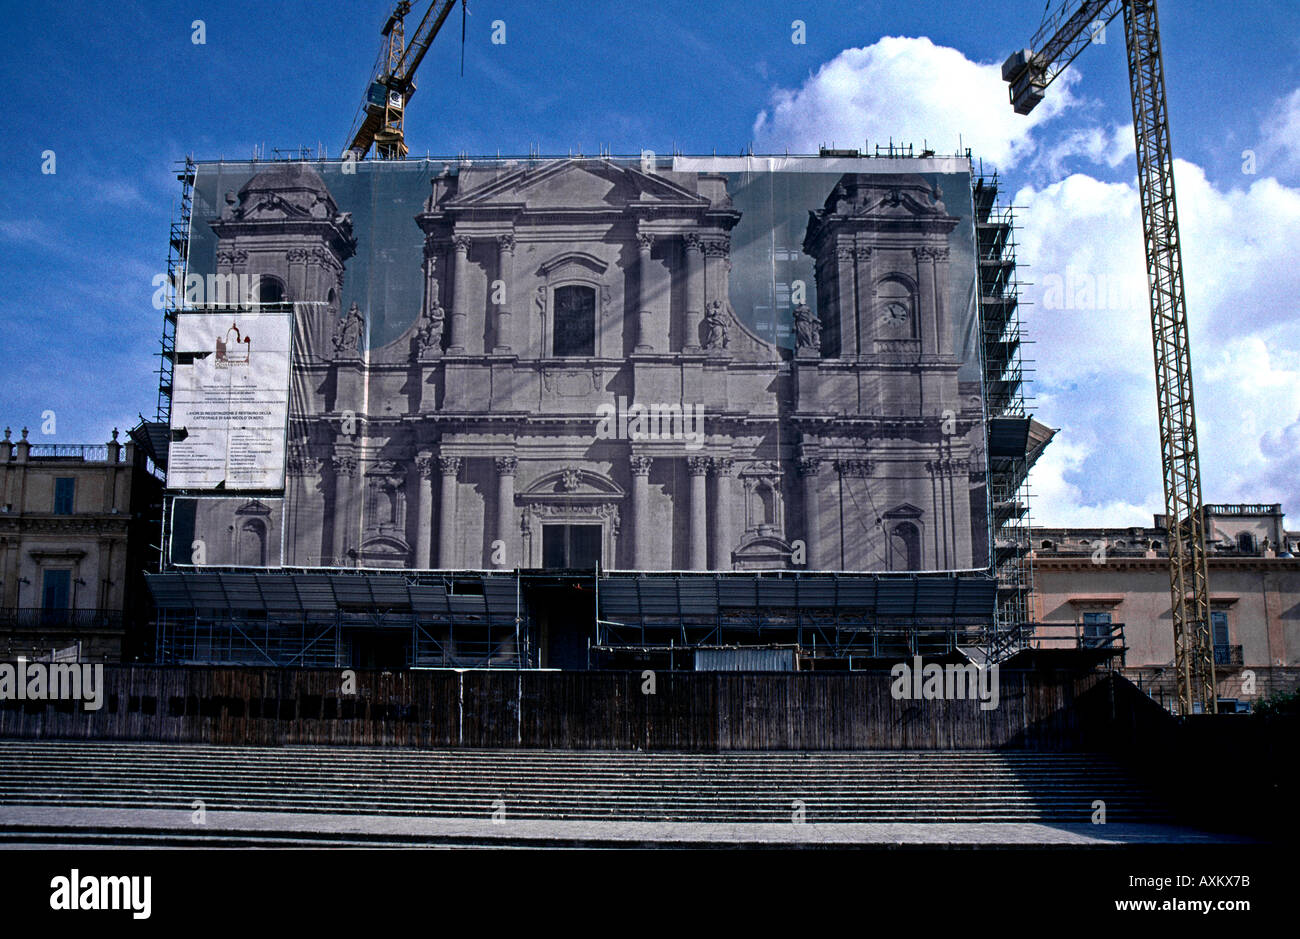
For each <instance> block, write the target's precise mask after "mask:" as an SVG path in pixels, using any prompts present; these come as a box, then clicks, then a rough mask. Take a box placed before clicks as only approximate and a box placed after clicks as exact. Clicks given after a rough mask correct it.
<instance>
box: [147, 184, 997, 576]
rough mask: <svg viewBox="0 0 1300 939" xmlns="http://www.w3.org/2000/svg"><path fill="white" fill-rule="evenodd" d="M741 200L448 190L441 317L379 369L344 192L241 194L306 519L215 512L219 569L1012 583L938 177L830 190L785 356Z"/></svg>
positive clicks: (806, 245)
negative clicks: (765, 574) (736, 250)
mask: <svg viewBox="0 0 1300 939" xmlns="http://www.w3.org/2000/svg"><path fill="white" fill-rule="evenodd" d="M727 182H728V180H727V177H726V176H725V175H723V174H719V173H707V172H691V173H686V172H672V171H668V170H656V171H653V172H647V171H643V170H642V169H639V168H637V167H635V166H629V165H620V164H617V163H614V162H611V161H608V160H580V159H576V160H554V161H541V162H540V163H538V164H536V165H531V166H514V167H509V166H502V165H500V164H493V165H488V166H484V167H476V166H472V165H464V166H461V167H460V168H459V169H458V171H457V172H456V173H455V174H451V173H448V172H443V173H442V174H440V175H438V176H435V177H434V178H433V179H432V181H431V190H430V193H429V196H428V199H427V202H426V203H425V205H424V209H423V211H422V212H420V213H418V215H417V216H416V217H415V218H414V219H412V220H411V223H410V224H411V227H412V231H413V232H414V233H418V234H419V235H420V236H422V238H423V243H424V262H423V270H422V277H423V285H424V291H423V301H422V305H421V309H420V310H419V315H418V316H415V317H413V320H412V322H411V323H410V325H409V327H408V328H407V329H406V331H405V332H404V333H403V334H402V335H400V336H399V337H398V338H396V339H395V340H394V341H391V342H387V343H384V344H382V345H371V344H370V342H369V341H368V336H369V335H370V333H371V331H370V329H369V328H368V316H367V312H366V311H365V310H363V309H361V308H360V307H359V306H358V305H357V304H352V305H351V306H350V308H349V309H347V310H343V309H341V308H340V307H341V305H342V304H341V301H340V297H341V296H342V295H343V292H344V286H345V283H346V278H347V269H348V264H349V261H350V259H351V258H352V257H353V256H354V254H356V253H357V251H358V236H357V235H356V234H355V233H354V231H353V225H352V220H351V217H350V216H349V214H348V213H344V212H341V211H340V210H339V206H338V205H337V203H336V202H335V200H334V197H333V195H331V193H330V192H329V190H328V188H327V187H326V185H325V183H324V181H323V179H322V178H321V176H320V175H319V174H318V173H316V172H315V171H314V170H313V169H312V168H311V167H310V166H308V165H306V164H285V165H282V166H276V167H273V168H272V169H270V170H267V171H264V172H261V173H258V174H257V175H256V176H254V177H253V178H251V179H250V180H249V181H248V182H247V183H246V184H245V185H244V186H243V187H242V188H241V189H240V190H239V192H238V193H237V194H234V193H231V194H229V195H227V196H226V198H225V202H226V204H225V206H224V207H223V208H222V210H221V212H220V216H219V217H216V218H213V219H211V221H210V223H209V224H210V226H211V229H212V231H213V232H214V233H215V236H216V262H217V267H216V270H217V273H218V275H231V274H234V275H248V276H250V277H255V278H257V279H258V281H259V283H260V284H261V290H262V299H263V301H264V302H276V301H283V302H286V303H292V304H293V308H294V310H295V320H296V329H295V345H294V362H295V365H294V375H293V387H292V397H291V412H290V424H289V451H288V476H287V480H286V485H285V496H284V502H283V504H282V505H281V504H279V503H278V501H277V502H273V503H268V502H266V501H265V500H263V499H261V498H260V497H259V498H249V499H223V500H220V501H218V502H211V503H207V504H203V505H197V506H196V507H195V508H194V510H193V511H194V513H195V514H194V525H195V526H196V527H195V532H196V533H197V534H196V537H204V533H205V532H208V531H211V532H212V533H214V534H213V536H212V537H211V538H210V539H207V541H208V544H207V555H206V563H208V564H213V565H222V564H245V563H246V562H247V561H248V560H249V559H253V560H254V561H256V560H259V559H266V558H271V560H267V561H266V562H265V563H266V564H267V566H276V565H277V564H279V563H283V564H284V565H286V566H292V567H353V566H355V567H366V568H403V569H438V568H441V569H487V568H497V569H501V568H504V569H514V568H525V569H527V568H542V567H546V568H591V567H595V566H597V565H599V566H600V567H601V568H604V569H635V570H659V571H668V570H683V571H685V570H725V571H731V570H782V569H806V570H839V571H922V570H968V569H987V567H988V564H989V560H988V543H987V542H988V537H987V532H988V521H987V506H986V472H985V470H986V467H985V456H984V425H983V410H982V401H981V392H980V383H979V382H978V381H966V382H964V381H959V378H958V372H959V369H960V366H961V359H960V357H959V354H958V350H956V349H955V348H954V336H953V334H954V322H953V316H954V310H953V306H954V301H953V299H952V297H951V291H950V289H949V284H950V282H951V280H952V278H951V276H950V272H949V265H950V263H952V260H951V249H950V246H949V245H950V238H951V236H952V233H953V230H954V228H955V227H956V226H957V224H958V221H959V219H958V218H957V217H956V216H954V215H953V214H951V213H949V212H948V211H947V209H946V208H945V205H944V202H943V201H942V200H941V198H940V194H939V192H938V191H937V190H936V188H935V186H934V185H932V184H931V183H929V182H927V181H926V180H925V179H924V178H923V177H921V176H919V175H904V174H877V173H845V174H840V175H839V176H838V177H835V178H833V185H828V187H827V190H828V191H827V192H826V195H825V199H824V202H823V204H822V205H821V207H820V208H819V209H817V210H815V211H812V212H810V213H809V216H808V218H807V222H806V228H805V229H804V232H803V240H802V251H803V252H804V253H805V254H806V255H807V256H808V257H809V258H810V259H811V260H812V262H813V265H814V269H815V285H808V286H809V290H810V292H812V291H814V290H815V294H814V296H815V299H813V297H810V298H809V302H807V303H796V304H794V309H793V311H792V314H793V319H794V333H795V348H794V350H783V349H779V348H778V347H777V346H776V345H774V344H772V343H771V342H767V341H765V340H763V339H762V338H760V337H759V336H758V335H756V334H755V333H754V332H753V331H752V330H751V329H749V328H748V327H747V326H746V325H745V324H744V322H742V320H741V318H739V317H737V316H736V314H735V311H734V310H733V309H732V306H731V299H730V296H731V291H730V287H729V280H730V277H731V271H732V263H731V257H730V255H731V249H732V245H731V238H732V233H733V230H734V229H735V227H736V225H737V223H738V222H739V221H740V218H741V215H742V213H741V212H740V211H739V210H737V209H736V208H735V206H734V204H733V201H732V199H731V196H730V195H729V193H728V189H727ZM186 524H188V522H187V523H186ZM281 531H282V535H281V534H279V533H280V532H281ZM232 532H233V533H235V534H234V536H233V537H231V536H230V533H232ZM273 533H274V534H273ZM281 544H282V545H283V555H282V556H278V549H279V546H280V545H281ZM267 545H269V546H270V548H271V550H270V552H269V553H268V551H267V548H266V546H267ZM173 559H174V560H175V559H176V558H175V557H174V558H173ZM182 560H183V559H182Z"/></svg>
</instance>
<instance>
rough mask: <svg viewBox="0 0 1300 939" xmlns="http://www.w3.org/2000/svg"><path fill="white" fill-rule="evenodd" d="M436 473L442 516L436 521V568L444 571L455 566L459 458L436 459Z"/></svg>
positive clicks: (441, 457)
mask: <svg viewBox="0 0 1300 939" xmlns="http://www.w3.org/2000/svg"><path fill="white" fill-rule="evenodd" d="M438 472H439V473H440V474H441V475H442V492H441V499H440V500H439V508H440V509H441V513H442V514H441V515H440V516H439V519H438V567H440V568H442V569H444V570H446V569H449V568H454V567H455V566H456V476H457V475H458V474H459V473H460V457H458V456H440V457H438Z"/></svg>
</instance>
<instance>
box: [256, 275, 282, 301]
mask: <svg viewBox="0 0 1300 939" xmlns="http://www.w3.org/2000/svg"><path fill="white" fill-rule="evenodd" d="M257 299H258V301H259V302H260V303H262V304H270V303H283V302H284V281H282V280H280V278H278V277H271V276H269V275H266V274H263V275H262V276H261V277H259V278H258V279H257Z"/></svg>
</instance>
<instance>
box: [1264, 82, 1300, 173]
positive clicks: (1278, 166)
mask: <svg viewBox="0 0 1300 939" xmlns="http://www.w3.org/2000/svg"><path fill="white" fill-rule="evenodd" d="M1261 129H1262V131H1263V145H1262V146H1261V147H1260V151H1261V153H1260V154H1259V158H1258V159H1257V161H1256V171H1257V172H1262V173H1270V172H1274V173H1275V172H1279V171H1280V172H1284V173H1285V172H1294V171H1296V170H1297V169H1300V88H1297V89H1296V90H1295V91H1293V92H1291V93H1290V94H1289V95H1287V96H1286V97H1284V98H1281V99H1279V100H1278V102H1277V103H1276V104H1275V105H1274V106H1273V108H1272V109H1271V110H1270V112H1269V114H1268V116H1267V117H1266V118H1265V121H1264V126H1263V128H1261Z"/></svg>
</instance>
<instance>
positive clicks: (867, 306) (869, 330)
mask: <svg viewBox="0 0 1300 939" xmlns="http://www.w3.org/2000/svg"><path fill="white" fill-rule="evenodd" d="M853 258H854V261H855V264H854V271H855V273H856V276H857V281H856V286H855V288H854V313H853V319H854V320H855V321H856V323H857V326H856V329H857V335H858V354H859V355H871V354H872V353H873V352H875V351H876V346H875V341H874V340H875V336H876V329H877V328H878V320H877V319H876V290H875V282H876V278H875V275H874V272H873V270H872V266H871V248H870V247H868V246H867V245H858V246H857V247H855V248H854V249H853Z"/></svg>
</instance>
